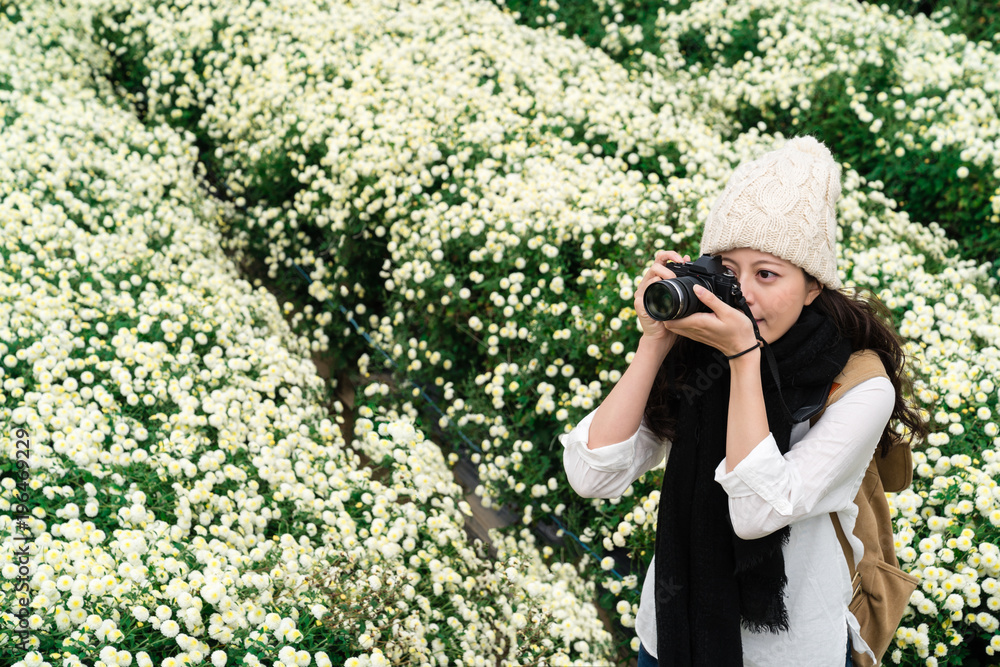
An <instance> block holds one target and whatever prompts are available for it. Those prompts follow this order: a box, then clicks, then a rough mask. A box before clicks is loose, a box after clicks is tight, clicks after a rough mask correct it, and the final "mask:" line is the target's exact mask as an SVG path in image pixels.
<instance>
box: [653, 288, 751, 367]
mask: <svg viewBox="0 0 1000 667" xmlns="http://www.w3.org/2000/svg"><path fill="white" fill-rule="evenodd" d="M694 293H695V296H697V297H698V300H699V301H701V302H702V303H703V304H705V305H706V306H708V307H709V308H710V309H711V312H708V313H694V314H693V315H688V316H687V317H682V318H681V319H679V320H668V321H666V322H664V323H663V326H664V328H666V329H667V330H668V331H673V332H674V333H676V334H678V335H680V336H685V337H686V338H690V339H692V340H696V341H698V342H699V343H704V344H705V345H711V346H712V347H714V348H715V349H717V350H719V351H720V352H722V353H723V354H724V355H726V356H727V357H728V356H732V355H734V354H738V353H740V352H742V351H744V350H746V349H748V348H750V347H752V346H753V345H754V343H756V342H757V337H756V336H755V335H754V327H753V322H752V321H751V320H750V318H749V317H747V316H746V313H744V312H743V311H741V310H738V309H736V308H733V307H732V306H730V305H728V304H726V303H723V301H722V300H721V299H719V297H717V296H715V294H713V293H712V292H711V291H709V290H708V289H706V288H704V287H702V286H701V285H696V286H695V288H694Z"/></svg>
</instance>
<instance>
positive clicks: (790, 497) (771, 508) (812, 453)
mask: <svg viewBox="0 0 1000 667" xmlns="http://www.w3.org/2000/svg"><path fill="white" fill-rule="evenodd" d="M894 405H895V390H894V389H893V387H892V383H890V382H889V380H888V379H886V378H884V377H878V378H874V379H871V380H867V381H865V382H862V383H861V384H859V385H858V386H856V387H854V388H853V389H851V390H850V391H848V392H847V393H845V394H844V395H843V397H841V399H840V400H839V401H837V402H836V403H834V404H833V405H831V406H829V407H828V408H827V409H826V411H825V412H824V413H823V416H822V417H820V419H819V421H817V422H816V424H815V425H814V426H813V427H812V428H810V427H809V425H808V423H804V424H799V425H797V426H796V427H795V429H803V430H805V431H806V432H805V434H804V435H802V436H801V437H800V438H798V439H796V438H795V435H796V430H793V437H792V440H793V443H794V444H792V446H791V448H790V449H789V451H788V452H787V453H786V454H785V455H784V456H782V454H781V452H780V451H779V450H778V446H777V443H776V442H775V440H774V437H773V436H772V435H771V434H768V436H767V437H766V438H764V440H763V441H761V442H760V444H758V445H757V446H756V447H755V448H754V449H753V450H752V451H751V452H750V453H749V454H748V455H747V456H746V458H744V459H743V460H742V461H740V463H739V464H738V465H737V466H736V467H735V468H733V470H732V471H731V472H729V473H727V472H726V460H725V459H723V460H722V462H721V463H719V466H718V467H717V468H716V470H715V479H716V481H717V482H719V484H721V485H722V488H723V489H725V491H726V494H727V495H728V496H729V514H730V517H731V518H732V522H733V530H734V531H735V532H736V534H737V535H739V536H740V537H742V538H743V539H756V538H759V537H763V536H764V535H768V534H770V533H773V532H774V531H776V530H778V529H780V528H782V527H784V526H787V525H789V524H791V523H794V522H795V521H799V520H802V519H805V518H808V517H811V516H818V515H820V514H825V513H828V512H836V511H840V510H842V509H844V508H845V507H846V506H847V505H848V504H849V503H851V502H853V501H854V496H855V495H856V494H857V491H858V488H859V487H860V485H861V480H862V477H863V476H864V472H865V469H866V468H867V467H868V463H869V462H870V461H871V458H872V456H873V455H874V453H875V447H876V446H877V445H878V442H879V439H880V438H881V436H882V432H883V431H884V429H885V425H886V423H887V422H888V421H889V417H890V416H891V414H892V409H893V406H894ZM799 433H801V431H799Z"/></svg>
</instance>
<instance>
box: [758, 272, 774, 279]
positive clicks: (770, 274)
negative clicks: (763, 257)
mask: <svg viewBox="0 0 1000 667" xmlns="http://www.w3.org/2000/svg"><path fill="white" fill-rule="evenodd" d="M757 275H759V276H760V277H761V278H764V279H765V280H767V279H768V278H772V277H774V276H776V275H777V274H776V273H774V272H773V271H768V270H767V269H761V270H760V271H759V272H758V273H757Z"/></svg>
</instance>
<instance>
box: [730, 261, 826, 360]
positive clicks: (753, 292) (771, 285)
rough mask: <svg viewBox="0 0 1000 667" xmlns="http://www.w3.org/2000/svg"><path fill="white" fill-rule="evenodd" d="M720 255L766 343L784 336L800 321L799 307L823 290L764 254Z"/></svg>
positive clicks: (795, 269)
mask: <svg viewBox="0 0 1000 667" xmlns="http://www.w3.org/2000/svg"><path fill="white" fill-rule="evenodd" d="M719 256H720V257H721V258H722V263H723V264H724V265H725V266H726V267H727V268H728V269H730V270H731V271H732V272H733V273H735V274H736V278H737V279H738V280H739V281H740V288H741V289H742V290H743V296H744V297H746V300H747V305H748V306H750V312H751V313H753V316H754V319H755V320H757V327H758V328H759V329H760V335H761V336H762V337H763V338H764V340H765V341H767V342H768V343H773V342H774V341H776V340H778V339H779V338H781V337H782V336H784V335H785V333H786V332H787V331H788V330H789V329H791V328H792V325H793V324H795V322H796V320H798V319H799V315H800V314H801V313H802V308H803V307H804V306H808V305H809V304H810V303H812V302H813V299H815V298H816V297H817V296H819V293H820V291H821V290H822V287H821V286H820V285H819V283H818V282H816V281H815V280H807V279H806V272H805V271H803V270H802V269H801V268H799V267H798V266H795V265H794V264H792V263H791V262H788V261H786V260H784V259H781V258H780V257H775V256H774V255H772V254H770V253H767V252H761V251H759V250H753V249H751V248H738V249H736V250H727V251H726V252H723V253H720V254H719Z"/></svg>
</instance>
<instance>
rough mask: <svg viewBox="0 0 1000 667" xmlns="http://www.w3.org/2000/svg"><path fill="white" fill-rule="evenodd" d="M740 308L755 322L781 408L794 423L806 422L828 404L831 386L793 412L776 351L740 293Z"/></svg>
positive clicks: (754, 331)
mask: <svg viewBox="0 0 1000 667" xmlns="http://www.w3.org/2000/svg"><path fill="white" fill-rule="evenodd" d="M739 306H740V310H742V311H743V313H744V314H745V315H746V316H747V317H748V318H750V323H751V324H753V335H754V336H755V337H756V338H757V340H759V341H760V346H761V347H762V348H763V349H764V356H765V359H766V360H767V366H768V368H770V369H771V376H772V377H773V378H774V386H775V387H776V388H777V390H778V402H780V403H781V409H782V410H784V411H785V416H786V417H788V419H790V420H791V422H792V423H793V424H797V423H799V422H804V421H805V420H807V419H809V418H810V417H813V416H814V415H816V414H817V413H819V411H820V410H822V409H823V407H824V406H825V405H826V399H827V396H828V393H829V388H828V389H827V390H826V391H823V392H822V393H817V396H816V400H813V401H806V404H805V405H802V406H800V407H799V408H798V409H797V410H795V412H792V411H791V410H790V409H789V408H788V405H787V404H786V403H785V397H784V395H782V393H781V378H779V377H778V360H777V359H775V358H774V352H772V351H771V346H770V345H768V344H767V341H765V340H764V338H763V337H762V336H761V335H760V329H759V328H758V327H757V320H755V319H754V316H753V313H752V312H750V306H748V305H747V301H746V299H745V298H743V296H742V295H740V300H739Z"/></svg>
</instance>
